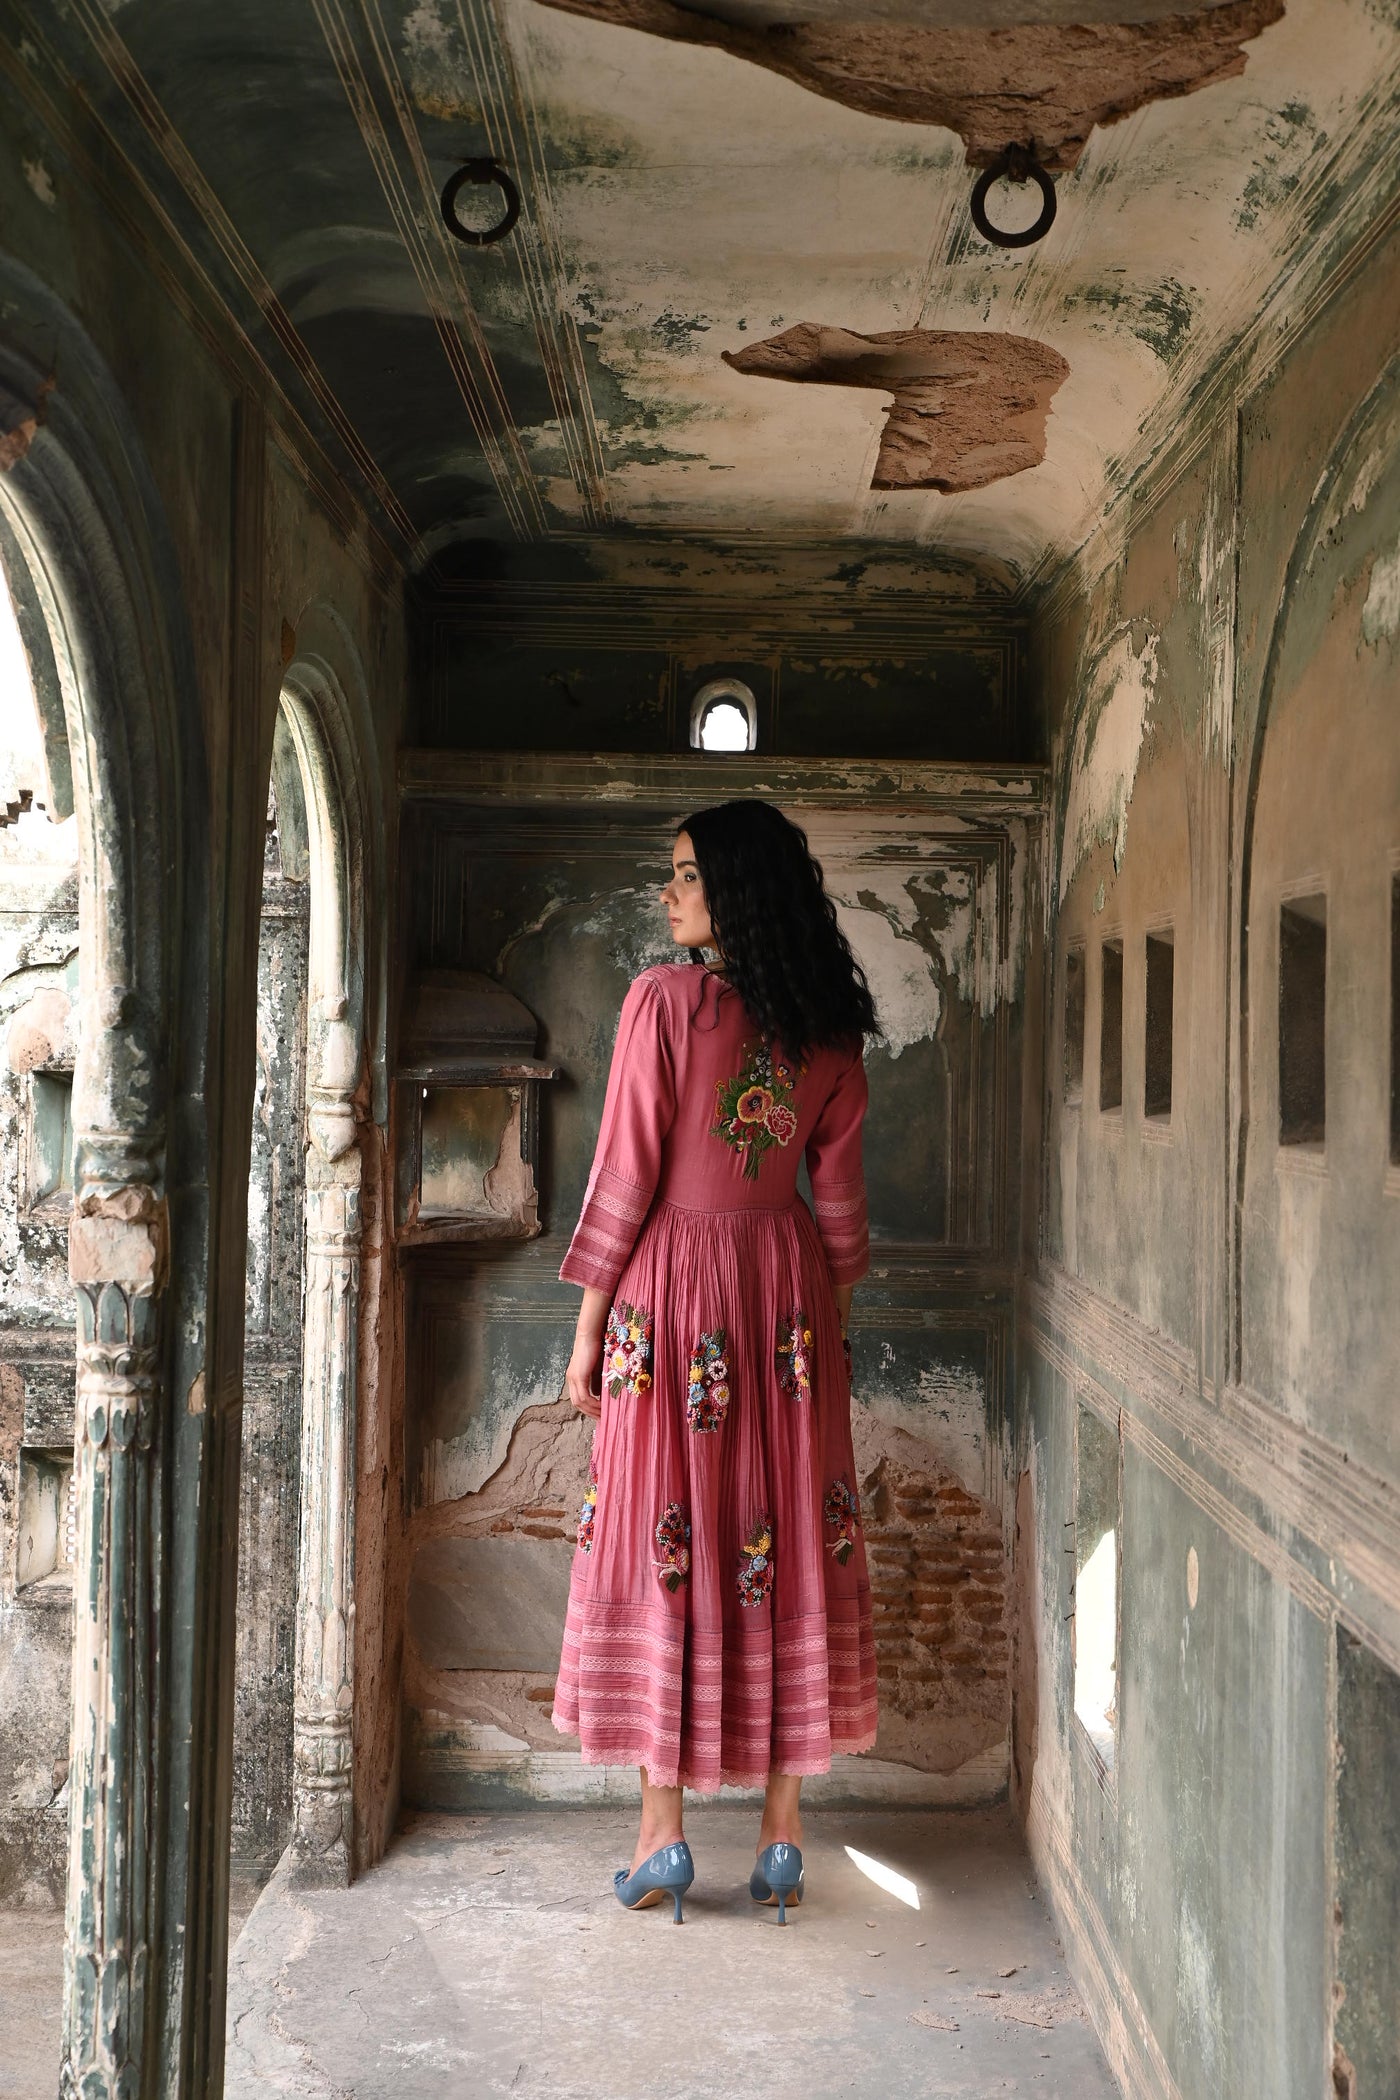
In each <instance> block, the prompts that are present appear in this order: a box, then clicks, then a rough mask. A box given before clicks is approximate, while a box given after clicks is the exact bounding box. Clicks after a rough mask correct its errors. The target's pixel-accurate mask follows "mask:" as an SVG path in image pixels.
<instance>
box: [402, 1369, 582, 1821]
mask: <svg viewBox="0 0 1400 2100" xmlns="http://www.w3.org/2000/svg"><path fill="white" fill-rule="evenodd" d="M591 1432H592V1425H591V1424H590V1423H588V1422H586V1421H585V1420H584V1418H583V1417H582V1416H581V1415H578V1414H576V1413H575V1412H574V1411H573V1409H572V1408H570V1407H569V1406H568V1405H567V1404H566V1403H563V1402H560V1403H558V1404H556V1405H554V1406H552V1407H531V1408H527V1409H526V1410H525V1411H524V1413H523V1414H521V1415H520V1416H519V1418H518V1419H517V1421H516V1423H515V1425H514V1428H513V1429H512V1431H511V1434H510V1439H509V1442H508V1445H507V1448H506V1452H505V1456H504V1458H503V1460H502V1462H501V1464H500V1465H499V1466H498V1467H497V1468H496V1470H495V1472H493V1473H492V1474H491V1475H490V1477H489V1478H488V1479H487V1480H486V1481H485V1482H484V1483H483V1484H482V1486H481V1487H480V1489H479V1490H478V1491H477V1492H476V1493H474V1494H470V1495H464V1496H462V1497H461V1498H460V1499H459V1500H458V1501H455V1502H452V1503H439V1504H437V1505H435V1506H434V1507H433V1508H431V1509H428V1510H425V1511H423V1512H422V1513H421V1514H420V1515H419V1516H418V1518H417V1519H415V1521H414V1524H413V1528H412V1531H411V1533H410V1537H409V1544H408V1552H409V1559H410V1577H409V1590H408V1625H407V1640H406V1647H405V1656H404V1703H405V1706H406V1708H407V1710H408V1713H409V1717H410V1721H409V1736H410V1740H411V1741H415V1742H416V1741H418V1740H419V1738H420V1737H421V1736H422V1734H423V1731H424V1729H425V1728H426V1729H427V1730H429V1731H431V1730H432V1728H433V1727H435V1726H439V1725H441V1724H443V1723H449V1724H454V1725H456V1726H457V1727H458V1728H459V1729H460V1727H461V1726H463V1725H465V1726H466V1727H467V1728H468V1729H469V1730H476V1731H480V1730H493V1729H494V1730H497V1731H500V1732H501V1734H502V1736H503V1737H504V1738H509V1739H510V1740H512V1741H514V1742H516V1743H521V1742H524V1743H528V1744H532V1745H534V1746H535V1747H537V1748H549V1749H555V1750H557V1749H558V1748H559V1747H560V1743H559V1738H558V1736H557V1735H555V1733H554V1731H553V1729H552V1727H551V1726H550V1705H551V1700H552V1697H553V1690H554V1684H553V1673H554V1667H555V1664H556V1663H557V1660H558V1653H557V1651H558V1641H559V1630H560V1627H561V1625H562V1622H563V1610H564V1597H565V1593H566V1591H567V1587H568V1576H569V1564H570V1559H571V1556H572V1552H573V1546H574V1539H575V1525H576V1520H577V1514H578V1509H579V1505H580V1503H581V1502H582V1499H583V1490H584V1485H585V1482H586V1479H587V1473H588V1448H589V1443H590V1440H591ZM498 1747H499V1746H498ZM412 1771H413V1773H414V1774H416V1775H417V1777H416V1784H417V1786H418V1788H419V1790H420V1791H419V1792H418V1793H413V1794H411V1798H413V1799H415V1800H417V1801H418V1802H419V1805H423V1806H427V1805H431V1803H432V1800H433V1798H434V1796H433V1795H432V1792H431V1786H432V1782H431V1779H430V1778H428V1777H427V1773H428V1766H427V1765H426V1764H425V1762H424V1761H423V1759H422V1758H415V1759H414V1760H413V1761H412ZM412 1784H413V1782H412V1781H411V1785H412ZM424 1788H426V1789H427V1791H426V1792H424V1791H422V1790H423V1789H424Z"/></svg>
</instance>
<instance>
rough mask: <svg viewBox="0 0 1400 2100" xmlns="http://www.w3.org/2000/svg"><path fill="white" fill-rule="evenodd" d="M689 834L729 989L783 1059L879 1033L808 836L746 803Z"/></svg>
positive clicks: (692, 825) (693, 819)
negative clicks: (779, 1049)
mask: <svg viewBox="0 0 1400 2100" xmlns="http://www.w3.org/2000/svg"><path fill="white" fill-rule="evenodd" d="M680 830H681V831H686V832H689V834H690V843H691V846H692V848H693V850H694V853H695V865H696V867H697V868H698V869H699V871H700V880H701V881H702V882H703V883H704V885H705V902H706V904H707V905H708V906H709V911H710V925H711V927H712V928H713V931H714V936H715V939H716V941H717V942H718V943H719V947H720V953H721V954H722V956H723V958H724V964H725V975H726V978H727V980H728V982H729V983H730V984H731V985H732V986H733V988H734V990H735V991H736V992H737V993H738V994H739V997H740V998H741V999H742V1000H743V1002H744V1006H745V1008H746V1009H747V1011H748V1015H749V1019H750V1020H751V1021H752V1022H753V1024H754V1026H755V1027H756V1028H757V1029H758V1030H759V1031H760V1033H761V1034H762V1035H763V1036H764V1037H765V1039H766V1040H767V1041H768V1042H770V1043H777V1044H779V1045H781V1047H782V1048H783V1049H784V1050H786V1051H787V1052H788V1054H789V1056H792V1057H805V1056H806V1054H807V1052H808V1051H809V1050H819V1049H823V1048H826V1047H828V1046H841V1045H852V1046H854V1045H855V1044H857V1043H859V1041H860V1039H861V1037H862V1036H866V1035H871V1034H873V1033H874V1031H875V1029H876V1027H877V1026H878V1023H877V1021H876V1018H875V1002H874V1000H873V999H872V998H871V996H870V987H869V985H868V984H867V983H866V981H865V972H864V971H863V970H862V969H861V966H860V964H859V963H858V962H857V961H856V959H855V957H854V955H852V953H851V945H850V942H849V941H848V940H847V939H846V936H845V934H844V933H843V932H842V931H841V928H840V926H839V924H838V923H837V918H836V907H835V906H834V905H833V903H832V901H831V899H830V898H829V897H828V896H827V894H826V888H825V885H824V884H823V882H822V871H821V864H820V862H819V861H817V860H816V859H815V858H814V857H813V854H812V852H811V849H810V847H809V846H808V844H807V834H806V832H805V831H803V830H802V829H801V828H800V827H799V826H798V825H796V824H794V823H792V822H791V821H790V820H789V819H788V818H787V817H785V816H784V815H783V813H782V811H781V810H780V809H774V807H773V805H772V803H771V802H761V801H759V800H758V799H757V797H755V798H754V799H752V800H745V801H742V802H721V803H719V804H717V805H716V806H715V807H714V808H713V809H699V810H697V811H696V812H695V814H694V816H690V817H687V818H686V820H685V822H684V823H683V824H682V825H681V826H680Z"/></svg>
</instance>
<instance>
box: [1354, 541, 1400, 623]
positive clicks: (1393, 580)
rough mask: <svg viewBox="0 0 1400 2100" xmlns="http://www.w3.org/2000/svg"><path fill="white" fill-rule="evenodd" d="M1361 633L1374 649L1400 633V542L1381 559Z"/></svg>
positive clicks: (1364, 608)
mask: <svg viewBox="0 0 1400 2100" xmlns="http://www.w3.org/2000/svg"><path fill="white" fill-rule="evenodd" d="M1361 633H1362V637H1363V639H1364V640H1365V641H1367V642H1369V643H1370V645H1371V647H1372V648H1373V649H1375V648H1378V647H1379V645H1380V644H1381V643H1382V642H1383V641H1385V642H1390V641H1394V639H1395V636H1396V634H1397V633H1400V541H1397V542H1396V544H1395V546H1394V547H1392V548H1391V550H1390V553H1389V554H1383V555H1380V556H1378V557H1377V559H1376V561H1375V563H1374V564H1373V565H1372V569H1371V582H1370V587H1369V588H1368V590H1367V592H1366V602H1365V604H1364V605H1363V606H1362V608H1361Z"/></svg>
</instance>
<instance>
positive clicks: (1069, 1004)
mask: <svg viewBox="0 0 1400 2100" xmlns="http://www.w3.org/2000/svg"><path fill="white" fill-rule="evenodd" d="M1087 975H1088V972H1087V971H1086V969H1085V966H1084V950H1083V948H1082V947H1080V948H1071V949H1070V950H1069V952H1068V953H1067V954H1066V956H1065V1100H1066V1101H1068V1102H1075V1101H1081V1100H1082V1099H1083V1098H1084V980H1085V978H1086V976H1087Z"/></svg>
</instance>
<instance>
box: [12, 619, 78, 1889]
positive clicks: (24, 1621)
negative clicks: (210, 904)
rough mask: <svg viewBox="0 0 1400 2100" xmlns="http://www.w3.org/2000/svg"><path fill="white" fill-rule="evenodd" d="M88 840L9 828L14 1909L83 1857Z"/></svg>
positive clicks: (45, 825) (32, 825)
mask: <svg viewBox="0 0 1400 2100" xmlns="http://www.w3.org/2000/svg"><path fill="white" fill-rule="evenodd" d="M0 588H3V583H0ZM11 704H13V703H11ZM23 704H24V701H23V699H22V698H21V700H20V705H23ZM5 726H6V727H7V728H8V726H9V725H8V723H7V724H6V725H5ZM7 755H8V754H3V755H0V767H3V757H4V756H7ZM75 831H76V826H75V824H74V822H73V820H72V819H71V818H70V819H69V820H68V822H67V823H65V824H53V823H51V822H50V821H49V819H48V817H47V816H45V815H41V814H40V813H39V812H38V811H37V810H35V811H33V812H32V813H30V814H28V815H26V816H23V817H21V818H20V819H19V821H18V822H17V823H11V824H6V825H3V826H0V1904H7V1905H8V1904H19V1905H23V1904H39V1905H41V1906H42V1905H47V1904H50V1903H53V1902H58V1901H61V1900H62V1891H63V1879H64V1874H65V1871H66V1866H67V1854H68V1730H69V1689H68V1687H69V1652H70V1646H71V1641H72V1579H71V1575H70V1574H69V1572H68V1569H67V1555H66V1553H60V1556H59V1561H58V1565H57V1566H54V1567H52V1569H51V1571H49V1572H45V1573H43V1574H37V1579H36V1572H37V1570H38V1569H39V1568H41V1567H43V1566H44V1564H45V1563H46V1562H47V1561H48V1558H49V1557H48V1555H46V1554H41V1555H40V1557H39V1558H38V1559H35V1557H34V1556H33V1554H32V1551H31V1550H30V1547H29V1541H30V1540H31V1539H33V1538H34V1535H35V1532H36V1529H37V1526H36V1521H35V1520H36V1511H35V1508H34V1506H33V1500H32V1497H33V1492H34V1489H35V1487H36V1485H37V1484H38V1482H39V1481H40V1480H43V1481H45V1482H46V1483H47V1484H48V1486H49V1489H50V1492H51V1493H52V1494H53V1496H54V1499H55V1502H57V1503H58V1505H59V1506H58V1507H57V1508H56V1509H52V1510H50V1511H46V1512H44V1514H45V1515H49V1516H57V1518H58V1520H59V1521H60V1522H66V1507H64V1506H63V1498H64V1497H65V1495H66V1470H65V1468H66V1466H67V1464H68V1463H70V1462H71V1453H72V1446H73V1349H74V1345H73V1320H74V1312H73V1292H72V1287H71V1285H70V1284H69V1282H68V1210H69V1205H70V1197H69V1194H68V1192H67V1191H66V1190H64V1189H62V1188H58V1189H55V1190H54V1191H53V1192H52V1193H51V1194H48V1195H45V1194H44V1193H43V1192H42V1188H41V1186H40V1185H39V1184H38V1183H37V1181H36V1175H35V1167H36V1165H37V1161H36V1159H35V1145H34V1140H35V1134H36V1133H35V1129H34V1125H35V1119H36V1112H37V1111H38V1109H39V1098H40V1097H39V1095H38V1092H37V1089H38V1088H39V1087H42V1086H43V1085H44V1084H45V1082H46V1081H48V1082H49V1084H50V1085H52V1084H53V1082H54V1080H55V1078H56V1079H57V1081H58V1083H59V1084H60V1085H64V1084H69V1083H71V1079H72V1067H73V1054H74V1049H75V1047H76V1045H75V1043H74V1041H73V1039H72V1032H71V1029H70V1027H69V1025H68V1024H69V1022H70V1020H71V1019H73V1018H74V1016H75V1011H76V1006H77V995H78V895H77V875H76V871H75V868H74V865H73V863H74V860H75V858H76V854H77V840H76V837H75ZM59 1098H60V1099H61V1098H62V1097H61V1096H60V1097H59Z"/></svg>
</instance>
